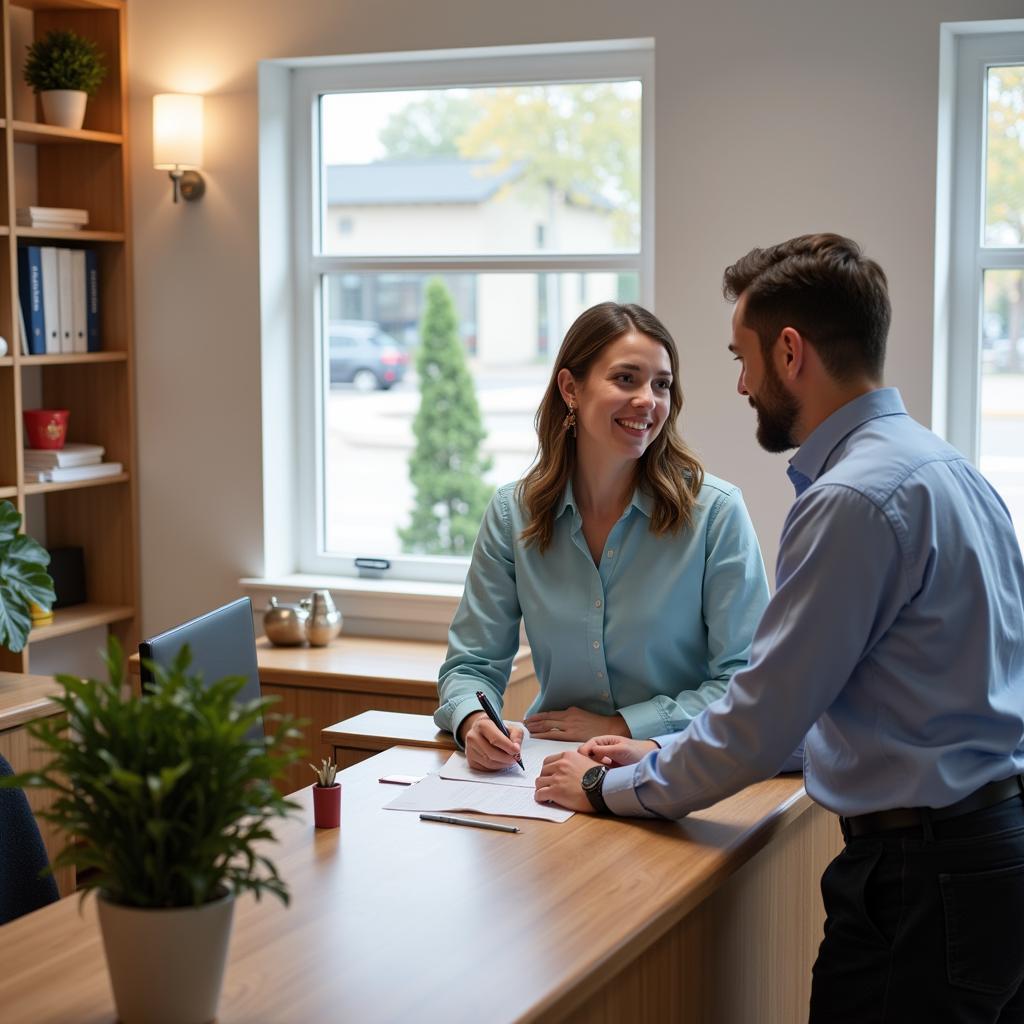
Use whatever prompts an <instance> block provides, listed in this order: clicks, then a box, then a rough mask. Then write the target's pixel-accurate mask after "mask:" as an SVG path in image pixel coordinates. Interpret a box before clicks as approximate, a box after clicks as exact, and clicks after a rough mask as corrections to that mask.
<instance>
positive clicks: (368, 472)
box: [292, 42, 653, 580]
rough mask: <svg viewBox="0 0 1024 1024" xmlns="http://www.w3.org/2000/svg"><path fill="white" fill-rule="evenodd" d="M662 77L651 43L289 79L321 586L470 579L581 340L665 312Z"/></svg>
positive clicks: (343, 66)
mask: <svg viewBox="0 0 1024 1024" xmlns="http://www.w3.org/2000/svg"><path fill="white" fill-rule="evenodd" d="M651 63H652V53H651V50H650V48H649V45H648V44H646V43H640V42H631V43H626V44H623V43H617V44H581V45H577V46H569V47H551V46H545V47H532V48H522V49H502V50H495V51H454V52H448V53H446V54H425V55H417V56H416V59H409V58H401V59H400V58H398V57H393V56H384V57H381V58H379V59H374V60H370V59H367V58H359V59H357V60H350V61H342V62H340V63H335V64H332V65H331V66H329V67H317V68H308V69H303V70H301V71H299V72H297V73H296V74H295V75H294V76H293V80H292V81H293V99H292V110H293V117H294V121H295V125H296V128H297V130H296V132H295V138H296V145H295V150H296V168H297V173H296V176H295V180H296V183H297V186H298V187H297V188H296V189H295V196H296V213H295V226H296V231H295V238H296V242H295V245H296V249H295V253H294V268H295V275H294V279H295V282H296V295H297V301H296V310H297V315H296V323H295V332H294V334H295V338H296V345H297V347H298V351H299V355H300V357H301V358H300V375H299V389H300V392H301V396H302V397H301V400H300V402H299V403H298V407H299V409H300V416H301V417H302V418H303V420H304V423H303V425H302V427H301V429H300V436H303V437H308V438H312V439H314V442H313V443H311V444H309V445H308V446H305V450H304V451H302V452H300V453H299V458H300V459H301V461H302V472H301V474H300V484H299V490H300V492H301V493H300V502H299V506H300V507H301V509H303V510H304V512H303V514H304V516H305V518H306V522H305V523H304V524H303V523H301V522H300V534H301V537H302V540H301V543H300V545H299V551H298V554H299V559H300V565H301V568H302V569H303V570H305V571H308V572H333V573H351V572H353V571H354V560H355V559H356V558H358V557H363V558H372V559H384V560H387V561H388V562H389V563H390V564H391V569H389V570H388V572H389V574H391V575H396V576H399V577H402V578H406V579H427V580H429V579H436V580H453V579H459V578H461V576H462V575H463V574H464V572H465V566H466V559H467V557H468V555H469V552H470V550H471V548H472V544H473V540H474V538H475V535H476V530H477V527H478V525H479V522H480V517H481V515H482V514H483V510H484V508H485V507H486V503H487V501H488V500H489V498H490V495H491V494H492V493H493V490H494V488H495V487H496V486H497V485H499V484H502V483H505V482H508V481H511V480H515V479H517V478H519V477H520V476H521V475H522V474H523V472H524V471H525V470H526V469H527V467H528V466H529V464H530V463H531V461H532V459H533V457H534V454H535V450H536V434H535V432H534V427H533V417H534V413H535V411H536V408H537V405H538V403H539V401H540V398H541V395H542V393H543V391H544V388H545V387H546V385H547V382H548V379H549V376H550V373H551V364H552V360H553V358H554V355H555V353H556V352H557V350H558V346H559V345H560V343H561V340H562V337H563V335H564V333H565V331H566V329H567V328H568V326H569V324H571V323H572V321H573V319H575V317H576V316H577V315H578V314H579V313H580V312H582V310H584V309H585V308H587V307H588V306H590V305H593V304H594V303H597V302H602V301H605V300H614V301H618V302H633V301H642V302H647V303H650V302H651V301H652V295H651V292H650V289H651V281H652V274H651V271H650V265H649V262H650V255H651V227H650V226H651V224H652V217H653V211H652V210H651V207H650V201H651V195H652V191H653V190H652V189H651V188H650V178H651V166H650V133H649V132H647V131H645V124H646V123H649V121H650V117H651V94H650V92H651V84H650V83H651Z"/></svg>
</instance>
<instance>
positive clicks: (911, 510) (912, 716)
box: [604, 388, 1024, 818]
mask: <svg viewBox="0 0 1024 1024" xmlns="http://www.w3.org/2000/svg"><path fill="white" fill-rule="evenodd" d="M789 475H790V479H791V480H792V481H793V483H794V485H795V489H796V492H797V498H796V501H795V502H794V504H793V507H792V509H791V510H790V512H789V515H788V517H787V518H786V522H785V525H784V527H783V531H782V540H781V544H780V548H779V559H778V570H777V574H776V585H777V586H776V593H775V596H774V597H773V598H772V601H771V603H770V604H769V606H768V609H767V611H766V612H765V614H764V618H763V619H762V620H761V624H760V626H759V627H758V629H757V633H756V635H755V637H754V642H753V646H752V649H751V657H750V665H749V667H748V668H746V669H745V670H743V671H740V672H738V673H737V674H736V676H735V677H734V679H733V681H732V684H731V685H730V687H729V690H728V692H727V693H726V695H725V697H724V698H723V699H722V700H720V701H718V702H716V703H715V704H714V705H712V706H711V707H710V708H708V710H707V711H706V712H705V713H704V714H702V715H701V716H700V717H699V718H697V719H696V720H695V721H694V722H693V723H692V724H691V726H690V728H689V729H688V730H687V731H686V733H685V734H684V735H682V736H674V737H664V738H662V739H661V740H660V742H661V743H662V746H663V747H664V749H663V750H661V751H656V752H653V753H652V754H650V755H648V756H647V757H646V758H644V759H643V760H642V761H641V762H640V763H639V764H637V765H635V766H630V767H626V768H616V769H613V770H612V771H610V772H609V773H608V775H607V776H606V778H605V782H604V796H605V800H606V801H607V803H608V806H609V808H610V809H611V810H613V811H614V812H615V813H616V814H630V815H642V816H663V817H668V818H677V817H680V816H682V815H683V814H685V813H687V812H688V811H692V810H696V809H697V808H700V807H706V806H708V805H709V804H712V803H715V802H716V801H717V800H720V799H722V798H723V797H725V796H728V795H729V794H731V793H734V792H736V791H737V790H738V789H740V788H742V787H743V786H745V785H747V784H749V783H751V782H754V781H756V780H758V779H763V778H766V777H768V776H769V775H772V774H773V773H774V772H775V771H777V770H778V768H779V766H780V765H781V764H782V763H783V762H784V760H785V759H786V755H787V754H789V752H790V751H791V750H792V749H793V748H794V747H795V746H796V744H797V743H798V742H799V740H800V739H801V738H802V737H803V736H804V734H805V733H807V739H806V743H805V746H804V774H805V783H806V787H807V792H808V794H809V795H810V796H811V797H812V798H813V799H814V800H816V801H817V802H818V803H820V804H823V805H824V806H825V807H827V808H829V809H830V810H833V811H836V812H837V813H839V814H842V815H847V816H850V815H856V814H864V813H868V812H871V811H880V810H888V809H890V808H894V807H919V806H926V807H944V806H947V805H949V804H952V803H955V802H956V801H957V800H960V799H961V798H962V797H965V796H967V795H968V794H969V793H971V792H973V791H974V790H975V789H977V788H978V787H979V786H982V785H984V784H985V783H987V782H991V781H993V780H995V779H1003V778H1007V777H1009V776H1011V775H1014V774H1016V773H1019V772H1021V771H1024V565H1022V562H1021V552H1020V548H1019V547H1018V545H1017V540H1016V537H1015V536H1014V532H1013V526H1012V524H1011V522H1010V515H1009V513H1008V512H1007V510H1006V506H1005V505H1004V504H1003V502H1002V500H1001V499H1000V498H999V496H998V495H997V494H996V492H995V491H994V490H993V489H992V487H991V486H990V485H989V484H988V482H987V481H986V480H985V479H984V478H983V477H982V476H981V474H980V473H978V471H977V470H976V469H975V468H974V467H973V466H972V465H971V464H970V463H969V462H968V461H967V460H966V459H965V458H964V457H963V456H962V455H961V454H960V453H959V452H957V451H956V450H954V449H953V448H951V447H950V446H949V445H948V444H946V443H945V442H943V441H941V440H940V439H939V438H937V437H936V436H935V435H934V434H933V433H932V432H931V431H929V430H926V429H925V428H924V427H922V426H921V425H920V424H919V423H916V422H915V421H914V420H912V419H911V418H910V417H909V416H908V415H907V414H906V410H905V409H904V407H903V402H902V400H901V399H900V395H899V392H898V391H896V390H895V389H894V388H883V389H880V390H877V391H872V392H870V393H869V394H866V395H863V396H861V397H860V398H857V399H854V400H853V401H852V402H849V403H848V404H847V405H845V406H843V407H842V408H841V409H838V410H837V411H836V412H835V413H833V414H832V415H831V416H830V417H829V418H828V419H827V420H825V421H824V422H823V423H822V424H820V425H819V426H818V428H817V429H816V430H815V431H814V432H813V433H812V434H811V435H810V437H809V438H808V439H807V440H806V442H805V443H804V445H803V446H802V447H801V448H800V450H799V451H798V452H797V454H796V455H795V456H794V457H793V459H792V461H791V464H790V469H789ZM808 730H810V731H809V732H808Z"/></svg>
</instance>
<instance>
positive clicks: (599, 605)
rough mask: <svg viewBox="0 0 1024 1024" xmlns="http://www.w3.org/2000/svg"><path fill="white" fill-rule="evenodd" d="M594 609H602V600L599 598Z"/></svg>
mask: <svg viewBox="0 0 1024 1024" xmlns="http://www.w3.org/2000/svg"><path fill="white" fill-rule="evenodd" d="M594 607H595V608H600V607H601V599H600V598H598V599H597V600H596V601H595V602H594Z"/></svg>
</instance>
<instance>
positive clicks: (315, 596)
mask: <svg viewBox="0 0 1024 1024" xmlns="http://www.w3.org/2000/svg"><path fill="white" fill-rule="evenodd" d="M309 601H310V609H309V619H308V620H307V622H306V639H307V640H309V644H310V646H311V647H326V646H327V645H328V644H329V643H330V642H331V641H332V640H333V639H334V638H335V637H336V636H337V635H338V634H339V633H340V632H341V612H339V611H338V609H337V607H336V606H335V604H334V600H333V599H332V598H331V592H330V591H329V590H314V591H313V593H312V594H311V595H310V597H309Z"/></svg>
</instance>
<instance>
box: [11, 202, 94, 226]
mask: <svg viewBox="0 0 1024 1024" xmlns="http://www.w3.org/2000/svg"><path fill="white" fill-rule="evenodd" d="M88 223H89V211H88V210H76V209H74V208H72V207H68V206H19V207H18V210H17V224H18V227H19V228H44V229H46V230H47V231H81V230H82V228H84V227H85V225H86V224H88Z"/></svg>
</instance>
